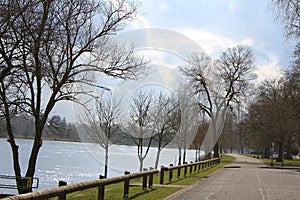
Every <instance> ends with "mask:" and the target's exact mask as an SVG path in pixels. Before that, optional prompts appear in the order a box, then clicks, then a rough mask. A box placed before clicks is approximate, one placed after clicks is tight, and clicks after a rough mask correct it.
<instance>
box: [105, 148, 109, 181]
mask: <svg viewBox="0 0 300 200" xmlns="http://www.w3.org/2000/svg"><path fill="white" fill-rule="evenodd" d="M107 174H108V144H106V145H105V161H104V177H105V178H107Z"/></svg>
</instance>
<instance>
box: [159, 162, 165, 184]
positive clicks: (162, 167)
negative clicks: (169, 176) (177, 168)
mask: <svg viewBox="0 0 300 200" xmlns="http://www.w3.org/2000/svg"><path fill="white" fill-rule="evenodd" d="M164 178H165V167H164V166H161V167H160V181H159V183H160V184H161V185H163V184H164Z"/></svg>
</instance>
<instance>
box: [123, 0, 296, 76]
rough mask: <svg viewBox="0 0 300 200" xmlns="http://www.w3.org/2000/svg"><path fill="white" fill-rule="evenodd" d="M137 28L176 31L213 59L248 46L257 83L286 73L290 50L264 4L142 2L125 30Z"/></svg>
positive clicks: (237, 0) (246, 0)
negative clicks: (135, 16) (227, 51)
mask: <svg viewBox="0 0 300 200" xmlns="http://www.w3.org/2000/svg"><path fill="white" fill-rule="evenodd" d="M139 28H159V29H167V30H172V31H176V32H178V33H180V34H183V35H185V36H187V37H188V38H190V39H192V40H193V41H195V42H196V43H198V44H199V45H200V46H201V47H202V48H203V49H204V51H205V52H206V53H207V54H208V55H210V56H212V57H213V58H217V57H218V56H219V55H220V52H221V51H224V50H225V49H226V48H230V47H233V46H235V45H238V44H244V45H248V46H250V47H252V49H253V52H254V57H255V65H256V69H255V73H257V75H258V81H262V80H264V79H266V78H272V77H275V76H277V75H278V74H279V73H280V71H281V70H282V69H286V68H287V67H288V66H289V63H290V55H291V52H292V49H293V47H292V44H291V43H290V42H289V41H287V40H286V39H285V38H284V34H283V26H282V25H281V24H279V23H278V22H276V21H275V20H274V15H273V10H272V5H271V3H270V1H268V0H185V1H183V0H142V1H140V7H139V10H138V16H137V18H136V20H135V21H133V22H131V23H130V24H129V27H128V29H139Z"/></svg>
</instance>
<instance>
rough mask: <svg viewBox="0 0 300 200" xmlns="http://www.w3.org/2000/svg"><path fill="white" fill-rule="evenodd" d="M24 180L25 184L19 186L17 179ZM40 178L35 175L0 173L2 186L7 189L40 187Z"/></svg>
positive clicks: (0, 185) (0, 184) (0, 186)
mask: <svg viewBox="0 0 300 200" xmlns="http://www.w3.org/2000/svg"><path fill="white" fill-rule="evenodd" d="M18 179H19V180H21V181H24V184H23V186H17V184H16V180H18ZM38 187H39V179H38V178H35V177H33V178H32V177H16V176H8V175H0V188H5V189H28V188H38Z"/></svg>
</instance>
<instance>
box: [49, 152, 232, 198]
mask: <svg viewBox="0 0 300 200" xmlns="http://www.w3.org/2000/svg"><path fill="white" fill-rule="evenodd" d="M232 161H234V157H231V156H228V155H222V157H221V163H220V164H218V165H216V166H215V167H213V168H210V169H207V170H203V171H202V170H200V171H199V172H193V173H192V174H189V168H188V174H187V175H186V176H184V171H183V169H182V171H181V176H180V177H179V178H177V170H174V172H173V179H172V180H171V181H170V182H169V172H166V173H165V179H164V183H165V185H166V186H164V187H161V186H157V185H154V186H153V187H152V188H147V189H145V190H142V186H140V185H139V184H141V179H136V180H131V181H130V189H129V195H128V197H127V198H126V199H136V200H141V199H142V200H153V199H155V200H159V199H163V198H165V197H167V196H169V195H171V194H173V193H174V192H177V191H178V190H180V189H182V188H181V187H180V186H183V187H184V186H187V185H190V184H193V183H195V182H196V181H198V180H200V179H201V178H203V177H206V176H208V175H209V174H211V173H213V172H215V171H217V170H219V169H220V168H223V167H224V166H225V165H227V164H229V163H231V162H232ZM159 179H160V176H159V175H156V176H154V180H153V183H154V184H159ZM168 185H169V186H170V187H168ZM174 185H176V186H174ZM178 185H179V186H178ZM123 191H124V183H117V184H113V185H108V186H106V187H105V199H107V200H118V199H120V200H121V199H122V200H123V199H124V198H123ZM55 199H57V198H53V200H55ZM67 199H68V200H70V199H74V200H75V199H76V200H81V199H82V200H92V199H97V189H96V188H92V189H89V190H85V191H80V192H74V193H71V194H68V195H67Z"/></svg>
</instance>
